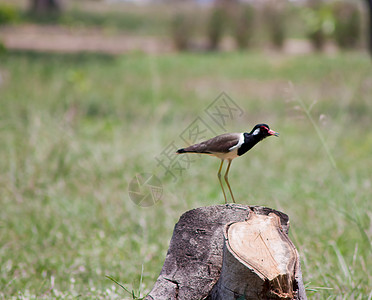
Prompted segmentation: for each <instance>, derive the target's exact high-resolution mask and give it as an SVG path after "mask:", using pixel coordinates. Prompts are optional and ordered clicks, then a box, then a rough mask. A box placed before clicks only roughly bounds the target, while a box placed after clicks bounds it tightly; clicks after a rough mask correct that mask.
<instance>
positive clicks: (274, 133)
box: [269, 129, 279, 136]
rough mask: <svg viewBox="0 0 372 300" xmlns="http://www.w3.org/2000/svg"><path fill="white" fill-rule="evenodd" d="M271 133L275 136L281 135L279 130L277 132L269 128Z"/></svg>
mask: <svg viewBox="0 0 372 300" xmlns="http://www.w3.org/2000/svg"><path fill="white" fill-rule="evenodd" d="M269 134H270V135H275V136H279V133H278V132H275V131H274V130H271V129H270V130H269Z"/></svg>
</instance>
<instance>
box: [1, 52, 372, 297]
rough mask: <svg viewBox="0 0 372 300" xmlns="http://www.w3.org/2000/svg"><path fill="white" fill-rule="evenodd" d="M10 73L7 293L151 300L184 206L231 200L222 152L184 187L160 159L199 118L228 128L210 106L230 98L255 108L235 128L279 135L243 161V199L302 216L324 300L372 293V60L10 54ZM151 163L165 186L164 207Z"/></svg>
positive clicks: (235, 173) (5, 155) (4, 235)
mask: <svg viewBox="0 0 372 300" xmlns="http://www.w3.org/2000/svg"><path fill="white" fill-rule="evenodd" d="M0 74H1V81H0V82H1V83H0V141H1V143H0V205H1V210H0V228H1V230H0V258H1V264H0V286H1V288H0V298H3V299H10V298H14V299H30V298H38V299H43V298H45V299H50V298H58V299H62V298H75V297H79V299H90V298H102V299H107V298H113V299H114V298H118V299H122V298H128V299H129V298H131V296H130V295H129V294H128V293H126V292H125V291H124V290H123V289H121V288H120V286H118V285H116V284H115V283H114V282H113V281H111V280H110V279H109V278H107V277H106V276H109V277H111V278H113V279H114V280H116V281H117V282H118V283H120V284H122V285H123V286H124V287H125V288H127V289H128V290H129V291H132V290H134V291H136V292H135V293H136V295H138V294H139V293H138V292H137V291H138V290H140V291H141V295H142V296H144V295H145V294H146V293H147V292H148V291H149V290H150V289H151V287H152V285H153V283H154V281H155V280H156V278H157V276H158V274H159V272H160V270H161V267H162V263H163V261H164V258H165V254H166V251H167V248H168V243H169V240H170V238H171V235H172V231H173V227H174V224H175V223H176V222H177V220H178V218H179V217H180V215H181V214H182V213H183V212H185V211H186V210H189V209H192V208H196V207H200V206H206V205H214V204H220V203H223V196H222V193H221V191H220V188H219V184H218V180H217V176H216V173H217V169H218V165H219V162H218V160H216V159H213V158H210V157H200V158H198V157H195V159H196V163H191V165H190V168H188V169H187V170H185V171H184V173H183V175H182V176H179V177H178V180H177V181H173V180H172V177H171V176H164V172H163V170H162V169H161V168H160V167H157V162H156V160H155V156H157V155H159V154H160V153H161V152H162V151H163V150H164V149H165V147H166V146H167V145H168V144H169V143H171V142H172V141H174V142H175V144H176V145H177V146H183V145H184V142H182V140H181V139H180V137H179V135H180V134H181V133H182V131H183V130H184V129H185V128H187V127H188V126H189V124H190V123H191V122H192V121H193V120H194V119H195V117H197V116H199V117H201V118H202V119H203V120H205V121H206V122H208V124H210V125H211V126H212V127H213V129H214V130H215V131H217V132H218V133H222V132H223V131H222V130H221V129H218V127H217V126H215V125H213V123H212V121H210V119H208V116H207V115H206V114H205V112H204V109H205V108H206V107H207V106H208V105H209V104H210V103H211V102H212V101H213V100H214V99H215V98H216V97H217V96H218V95H219V94H220V93H221V92H222V91H224V92H226V93H227V94H228V95H229V96H230V97H231V98H232V99H233V100H234V101H235V102H236V103H237V104H238V105H239V106H240V107H241V108H242V109H243V110H244V115H243V116H242V117H240V118H234V119H232V120H230V121H229V122H228V123H227V125H226V129H227V130H228V131H233V132H234V131H237V132H239V131H243V130H244V131H248V130H250V129H251V128H252V127H253V125H254V124H256V123H258V122H266V123H268V124H269V125H270V126H271V127H272V128H273V129H274V130H276V131H279V132H280V138H270V139H267V140H265V141H263V142H262V143H260V144H259V145H257V146H256V147H255V148H254V149H252V150H251V152H249V153H248V154H247V155H245V156H243V157H242V158H239V161H237V160H236V161H234V162H233V164H232V169H231V172H230V183H231V185H232V187H233V190H234V193H235V198H236V199H237V200H238V201H239V202H241V203H244V204H252V205H266V206H268V207H272V208H275V209H279V210H281V211H283V212H285V213H287V214H288V215H289V216H290V220H291V230H290V237H291V239H292V241H293V242H294V243H295V245H296V246H297V248H298V250H299V252H300V255H301V259H302V270H303V276H304V281H305V283H306V284H307V287H308V295H309V298H310V299H368V298H370V297H371V289H370V287H371V285H372V283H371V270H372V265H371V248H370V247H371V244H370V241H371V238H372V233H371V218H372V217H371V216H372V214H371V212H372V211H371V199H370V197H371V189H372V178H371V168H372V160H371V149H372V132H371V128H370V127H371V115H372V104H371V95H372V84H371V82H372V70H371V62H370V59H369V58H368V57H367V56H364V55H361V54H357V53H347V54H339V55H337V56H333V57H329V56H326V55H309V56H297V57H289V56H275V57H267V56H265V55H263V54H258V53H249V54H246V53H214V54H180V55H173V54H170V55H160V56H147V55H144V54H140V53H132V54H127V55H123V56H118V57H111V56H103V55H83V54H80V55H57V54H35V53H15V52H13V53H12V52H10V53H8V54H7V55H6V56H4V55H3V56H2V57H1V60H0ZM314 101H316V102H314ZM333 161H334V163H333ZM139 172H150V173H151V172H154V173H155V174H156V175H157V176H158V177H159V178H160V179H161V181H162V183H163V187H164V195H163V198H162V201H160V202H159V203H157V204H156V205H155V206H153V207H151V208H141V207H138V206H136V205H135V204H134V203H133V202H132V201H131V200H130V199H129V196H128V193H127V189H128V183H129V182H130V180H131V179H132V178H133V176H134V175H135V174H136V173H139Z"/></svg>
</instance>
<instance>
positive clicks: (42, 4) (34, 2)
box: [30, 0, 61, 15]
mask: <svg viewBox="0 0 372 300" xmlns="http://www.w3.org/2000/svg"><path fill="white" fill-rule="evenodd" d="M60 9H61V1H60V0H31V6H30V10H31V12H32V13H35V14H39V15H42V14H47V13H56V12H59V11H60Z"/></svg>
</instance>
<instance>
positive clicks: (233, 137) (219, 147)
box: [183, 133, 240, 153]
mask: <svg viewBox="0 0 372 300" xmlns="http://www.w3.org/2000/svg"><path fill="white" fill-rule="evenodd" d="M239 138H240V133H225V134H221V135H218V136H216V137H214V138H211V139H209V140H207V141H204V142H201V143H199V144H195V145H191V146H189V147H187V148H184V149H183V150H184V152H195V153H216V152H217V153H227V152H229V149H230V148H231V147H233V146H235V145H236V144H237V143H238V142H239Z"/></svg>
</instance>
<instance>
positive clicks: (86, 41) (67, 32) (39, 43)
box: [0, 25, 172, 54]
mask: <svg viewBox="0 0 372 300" xmlns="http://www.w3.org/2000/svg"><path fill="white" fill-rule="evenodd" d="M0 38H1V40H2V42H3V43H4V44H5V47H6V48H8V49H15V50H35V51H48V52H67V53H68V52H81V51H84V52H85V51H86V52H103V53H109V54H120V53H126V52H131V51H143V52H146V53H164V52H170V51H172V45H171V43H170V41H169V39H167V38H162V37H152V36H133V35H130V34H125V33H118V34H116V33H115V34H113V33H110V32H105V31H104V30H101V29H98V28H93V29H92V28H89V29H78V30H76V28H74V29H73V30H72V29H69V28H66V27H61V26H37V25H27V26H17V27H5V28H2V29H1V30H0Z"/></svg>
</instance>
